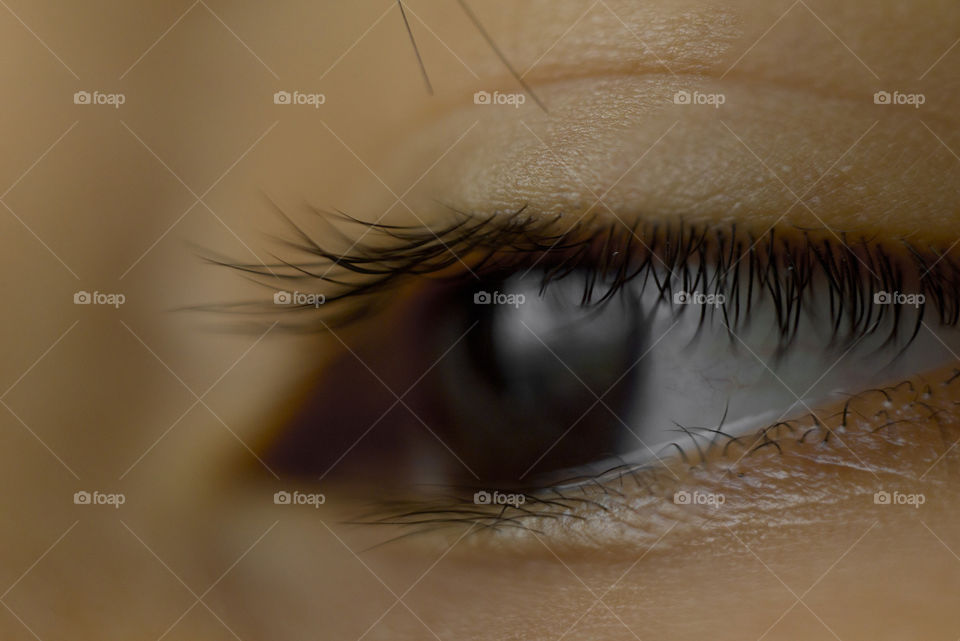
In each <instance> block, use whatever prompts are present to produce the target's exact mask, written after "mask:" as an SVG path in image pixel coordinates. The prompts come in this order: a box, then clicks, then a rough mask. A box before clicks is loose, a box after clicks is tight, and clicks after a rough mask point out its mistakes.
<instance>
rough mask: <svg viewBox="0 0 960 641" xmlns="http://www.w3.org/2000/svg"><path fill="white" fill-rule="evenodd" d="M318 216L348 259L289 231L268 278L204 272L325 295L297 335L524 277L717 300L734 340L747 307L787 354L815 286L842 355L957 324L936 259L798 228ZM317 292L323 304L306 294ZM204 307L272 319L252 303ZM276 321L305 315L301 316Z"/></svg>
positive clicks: (948, 259) (940, 258)
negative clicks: (284, 255) (287, 253)
mask: <svg viewBox="0 0 960 641" xmlns="http://www.w3.org/2000/svg"><path fill="white" fill-rule="evenodd" d="M325 216H327V217H328V219H327V220H328V221H330V220H341V221H343V220H346V221H348V222H349V223H351V224H353V225H357V226H360V227H361V228H362V230H363V233H362V234H361V235H360V236H359V237H358V238H356V239H355V240H353V241H351V240H350V238H349V237H346V238H345V239H344V240H346V241H348V242H350V248H349V249H348V250H347V251H346V252H344V253H337V252H335V251H332V250H330V249H326V248H324V247H322V246H321V245H320V244H319V243H317V242H315V241H314V240H312V239H311V238H310V237H309V236H308V234H306V233H305V232H304V231H303V230H302V229H301V228H300V227H298V226H297V225H296V224H295V223H293V222H292V221H290V220H289V218H287V220H288V221H289V223H290V225H292V226H293V229H294V230H295V232H296V234H297V236H298V238H299V241H296V242H288V243H286V244H287V245H288V246H289V247H291V248H292V249H294V251H295V252H296V253H297V254H299V257H298V259H297V260H293V259H291V260H287V261H283V262H279V263H276V264H272V265H266V266H264V265H255V264H237V263H232V262H229V261H223V260H213V261H212V262H214V263H216V264H218V265H227V266H230V267H232V268H235V269H239V270H242V271H244V272H246V273H252V274H255V275H257V276H261V277H264V279H267V278H270V279H273V278H275V277H277V278H280V279H283V281H285V282H288V283H290V284H291V285H294V284H300V283H304V284H305V286H306V287H307V288H309V289H311V290H312V291H314V292H315V293H322V294H324V296H325V304H324V305H323V307H322V313H323V315H324V323H323V324H322V325H321V324H319V323H316V322H315V317H313V316H311V317H308V318H306V319H304V321H303V323H304V325H296V324H295V323H287V325H288V327H298V328H301V329H308V330H309V329H316V328H318V327H320V328H327V327H330V326H333V327H336V326H338V325H342V324H344V323H347V322H349V321H352V320H354V319H356V318H358V317H361V316H370V315H371V314H373V313H375V312H376V311H378V310H379V309H381V308H382V307H383V306H385V305H386V304H387V302H388V301H389V299H390V298H392V297H391V296H389V293H390V292H392V291H394V290H395V289H397V288H398V287H400V286H402V285H404V284H405V283H409V282H411V281H413V280H416V279H429V281H430V282H432V283H433V285H434V286H440V287H444V286H453V287H462V288H466V287H467V286H468V285H473V286H474V287H475V288H480V287H478V286H480V285H483V284H485V283H490V282H497V281H499V280H502V279H503V278H505V277H507V276H510V275H515V274H517V273H527V272H529V271H531V270H533V269H536V270H537V271H538V273H539V274H541V284H540V291H541V293H542V292H543V291H545V290H546V289H547V288H548V287H549V286H550V285H551V284H552V283H554V282H557V281H559V280H562V279H564V278H567V277H569V276H570V275H571V274H574V273H578V274H580V275H581V276H582V277H583V282H584V283H585V284H584V291H583V295H582V297H581V303H582V304H583V305H601V304H603V303H605V302H607V301H609V300H611V299H612V298H613V296H614V295H615V294H616V293H617V292H618V291H620V290H621V289H622V288H623V287H624V286H626V285H627V284H628V283H631V282H635V281H636V282H639V283H641V287H647V286H652V287H654V288H656V289H657V291H659V294H660V295H661V296H662V297H663V298H664V299H666V300H669V299H670V297H671V296H672V294H673V293H674V292H675V291H686V292H698V293H703V294H714V295H722V296H723V297H724V298H725V299H726V301H727V303H726V304H725V305H722V306H721V307H720V313H722V315H723V320H724V324H725V325H726V326H727V327H728V328H729V329H730V330H731V331H734V330H736V329H737V328H739V327H741V326H743V325H744V324H746V323H747V322H748V319H749V317H750V312H751V310H752V308H753V307H755V306H756V305H758V304H759V303H760V302H764V303H766V304H770V305H772V309H773V313H774V318H775V323H776V329H777V331H778V333H779V335H780V337H781V342H782V344H783V346H784V347H786V346H787V345H789V343H790V342H791V341H792V339H793V338H794V336H795V333H796V330H797V327H798V324H799V321H800V318H801V314H800V312H801V309H802V308H803V307H804V306H805V305H806V304H807V302H808V299H809V298H810V296H812V295H813V294H814V290H815V288H817V289H819V288H820V287H825V288H826V293H827V296H828V298H826V299H825V300H828V301H829V309H828V311H829V318H830V320H831V323H832V327H833V334H834V339H835V340H837V341H838V342H847V343H852V342H854V341H856V340H858V339H860V338H862V337H864V336H867V335H871V334H873V333H875V332H877V331H880V330H883V331H887V332H888V335H887V343H894V342H896V341H897V339H898V338H900V337H901V331H902V327H903V326H904V325H905V324H906V331H907V332H908V334H907V341H906V343H907V344H909V342H910V341H911V340H912V339H913V338H914V337H915V336H916V334H917V333H918V331H919V330H920V327H921V324H922V322H923V320H924V318H925V315H926V314H927V311H928V309H929V308H930V307H931V306H932V308H933V309H934V310H935V312H936V315H937V320H938V321H939V323H940V324H941V325H945V326H953V325H956V324H957V323H958V322H960V262H958V261H957V260H956V259H955V258H954V257H953V256H949V255H947V253H946V252H941V251H938V250H936V249H935V248H930V247H925V248H921V247H917V246H914V245H911V244H909V243H907V242H906V241H901V242H898V243H896V244H894V245H889V244H886V245H884V244H879V243H873V242H871V241H870V240H869V239H867V238H864V237H858V238H853V237H851V236H849V235H847V234H840V235H839V236H835V235H830V234H827V233H825V232H816V233H815V232H814V231H812V230H802V229H796V228H794V229H791V230H790V232H789V233H782V232H778V231H777V230H776V229H771V230H769V231H767V232H765V233H764V234H762V235H759V236H758V235H755V234H753V233H751V232H749V231H744V230H742V229H740V228H738V227H737V226H736V225H735V224H733V225H729V226H722V225H709V226H706V225H699V226H695V225H690V224H686V223H684V222H682V221H681V222H674V223H663V222H656V221H638V222H637V223H636V224H635V225H634V226H633V227H630V228H628V227H626V226H624V225H623V224H621V223H616V224H609V223H605V222H602V221H599V220H596V219H592V220H589V221H583V222H579V223H577V224H575V225H573V226H572V227H570V228H569V229H565V230H563V231H557V229H558V228H560V227H561V226H562V222H563V219H562V217H556V216H554V217H543V216H534V215H530V214H527V213H526V212H525V211H524V210H522V209H521V210H520V211H518V212H516V213H514V214H511V215H498V216H487V217H483V218H476V217H474V216H471V215H467V214H461V215H460V216H459V217H457V218H455V220H454V221H453V222H452V223H450V224H448V225H446V226H443V227H438V228H424V227H421V226H411V227H404V226H395V225H383V224H377V223H367V222H363V221H360V220H357V219H354V218H350V217H348V216H345V215H339V214H325ZM474 277H475V278H474ZM273 282H276V281H273ZM265 284H269V283H265ZM321 287H322V288H323V289H325V290H327V291H324V292H316V290H317V289H318V288H321ZM907 291H910V292H914V293H916V294H922V295H923V298H922V302H921V303H920V304H919V305H916V306H911V305H908V304H906V303H903V302H901V301H900V300H894V301H893V302H892V303H891V304H889V305H876V304H874V296H875V295H879V294H882V293H884V292H886V293H897V292H907ZM348 302H350V303H352V304H349V305H347V304H346V303H348ZM931 304H932V305H931ZM213 308H214V309H217V310H218V311H225V310H230V311H234V312H268V313H275V312H276V311H277V308H276V307H275V306H274V305H269V304H263V303H261V302H255V303H249V304H242V303H241V304H233V305H229V306H213ZM205 309H210V306H207V307H206V308H205ZM284 309H286V310H289V311H305V310H314V311H316V310H315V306H313V305H310V304H306V305H300V306H296V305H295V306H291V307H287V308H284ZM708 313H713V312H712V307H711V308H710V309H709V310H708V306H702V309H701V322H704V321H705V320H706V315H707V314H708ZM312 321H313V322H312Z"/></svg>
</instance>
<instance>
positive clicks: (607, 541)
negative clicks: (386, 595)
mask: <svg viewBox="0 0 960 641" xmlns="http://www.w3.org/2000/svg"><path fill="white" fill-rule="evenodd" d="M958 374H960V370H957V369H955V368H954V367H953V366H950V367H946V368H943V369H940V370H937V371H935V372H932V373H929V374H926V375H923V376H918V377H914V378H911V379H908V380H905V381H902V382H900V383H898V384H895V385H890V386H888V387H883V388H877V389H875V390H867V391H864V392H861V393H859V394H857V395H855V396H853V397H851V399H850V400H849V401H847V402H844V403H840V404H838V405H835V406H831V407H826V408H813V413H812V414H807V415H804V416H800V417H798V418H796V419H794V420H791V421H787V422H784V423H780V424H777V425H775V426H768V427H766V428H763V429H761V430H758V431H757V432H755V433H753V434H751V435H748V436H744V437H739V438H734V437H726V436H720V437H717V436H716V435H712V436H711V438H705V439H704V440H703V441H702V442H701V443H700V447H699V448H697V447H694V446H693V445H692V444H691V443H689V442H688V443H683V444H679V445H682V448H683V451H684V456H685V457H686V460H684V458H682V457H681V456H679V455H677V456H673V457H671V458H664V459H663V460H662V462H657V461H654V462H653V463H651V464H649V465H646V466H644V467H643V468H633V469H623V470H619V471H618V472H617V473H612V474H610V475H608V477H607V478H604V479H602V480H600V479H593V480H589V481H585V482H582V483H579V484H570V485H566V486H564V487H562V488H560V487H558V488H555V489H551V490H542V491H537V492H531V493H527V494H526V495H525V498H524V501H523V503H522V504H521V505H519V506H518V507H514V506H512V505H509V504H506V503H503V502H501V504H500V505H477V504H475V503H474V501H473V500H472V498H473V497H472V493H471V492H469V491H463V492H461V494H462V496H460V497H459V498H457V499H455V500H452V499H451V498H450V497H449V496H448V497H446V498H444V499H440V500H429V499H423V498H422V497H421V498H414V499H413V500H411V501H409V502H407V503H405V504H404V508H403V509H401V510H397V509H395V508H396V506H392V507H383V508H381V509H380V510H379V511H378V513H377V514H376V515H375V516H372V517H371V516H369V515H367V516H365V517H363V518H361V519H359V520H358V521H359V522H361V523H368V524H380V525H385V524H390V525H393V526H397V529H396V532H397V533H398V535H401V536H402V535H407V534H411V533H415V532H419V533H420V534H422V536H415V537H412V538H411V537H406V538H405V539H404V540H407V541H410V540H422V541H431V540H434V541H443V542H445V543H447V544H448V543H449V542H450V541H451V540H455V539H456V538H458V537H460V536H461V535H464V534H465V533H466V535H467V536H466V537H465V538H466V539H468V540H470V541H471V542H473V543H474V544H475V545H479V546H482V547H490V548H491V549H493V550H496V551H497V552H498V553H507V554H524V555H529V554H539V553H546V550H545V549H544V547H543V545H542V544H541V542H540V541H538V537H539V538H542V537H547V539H548V540H549V541H550V546H551V548H552V549H558V548H557V546H561V547H569V548H593V549H596V548H603V549H604V551H605V552H606V553H611V554H617V551H618V550H619V551H622V552H624V553H629V554H633V555H635V554H636V553H637V552H638V550H639V551H642V550H643V549H646V548H648V547H650V546H652V545H653V544H654V543H657V545H658V548H661V547H663V546H664V545H665V544H666V545H669V540H670V539H671V538H673V537H667V536H665V535H666V533H667V532H669V531H672V530H674V529H677V528H678V529H679V530H680V531H682V530H684V529H694V530H703V531H704V532H709V531H710V530H711V529H714V528H733V527H737V526H738V525H749V524H750V523H751V522H756V523H757V524H762V525H763V526H764V527H776V526H777V525H788V524H791V523H798V522H819V521H821V520H822V519H823V518H824V514H825V510H832V509H836V510H839V509H843V508H844V507H854V508H860V509H861V510H870V509H877V508H879V507H881V506H875V505H874V493H876V492H880V491H884V490H887V491H894V490H896V491H899V492H901V493H907V492H919V493H923V494H924V496H925V503H926V504H928V505H929V504H932V503H935V502H936V501H937V497H938V496H939V494H940V493H943V492H949V491H950V487H951V486H952V484H953V483H955V482H957V479H955V478H952V476H955V475H956V474H957V472H956V469H957V468H956V465H957V463H958V461H960V448H955V447H952V446H953V445H954V444H955V443H956V442H957V440H958V438H960V414H958V413H957V412H956V411H955V407H956V405H957V404H958V403H960V401H955V400H954V399H960V375H958ZM701 453H702V454H703V457H702V458H701ZM486 491H488V492H490V493H492V492H493V491H494V488H489V489H487V490H486ZM514 502H516V501H514ZM879 516H880V514H879V513H878V517H879ZM451 537H452V538H451ZM384 538H385V540H390V539H391V538H392V536H391V535H390V534H387V533H385V537H384ZM661 538H662V539H663V541H662V542H659V543H658V541H661Z"/></svg>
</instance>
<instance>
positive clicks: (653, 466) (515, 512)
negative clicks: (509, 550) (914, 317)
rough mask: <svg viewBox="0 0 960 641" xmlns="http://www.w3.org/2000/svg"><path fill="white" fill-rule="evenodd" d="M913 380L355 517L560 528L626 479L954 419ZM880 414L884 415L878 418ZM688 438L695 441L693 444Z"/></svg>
mask: <svg viewBox="0 0 960 641" xmlns="http://www.w3.org/2000/svg"><path fill="white" fill-rule="evenodd" d="M915 380H916V381H917V383H916V384H915V383H914V382H913V381H910V380H908V381H903V382H901V383H898V384H896V385H892V386H889V387H883V388H876V389H871V390H866V391H864V392H861V393H859V394H855V395H851V396H850V398H849V399H848V400H847V401H846V402H844V403H843V405H842V406H841V408H840V409H839V410H838V411H837V412H835V413H833V414H831V415H829V416H825V417H824V416H818V415H817V414H815V413H812V412H811V413H808V414H807V415H805V416H801V417H798V418H796V419H792V420H788V421H779V422H777V423H775V424H772V425H769V426H767V427H764V428H762V429H759V430H757V431H756V432H755V433H753V434H751V435H749V436H734V435H732V434H728V433H726V432H724V431H723V430H722V429H719V428H700V427H681V428H680V429H679V431H681V432H683V433H684V434H685V436H686V437H687V440H688V441H689V443H686V444H682V443H681V442H679V441H678V442H674V443H671V444H669V445H667V446H665V447H664V449H663V450H661V452H659V453H658V455H659V454H665V451H666V450H668V449H675V450H677V451H678V452H680V455H679V458H678V459H676V460H675V461H674V462H673V465H672V466H671V467H668V466H667V464H666V463H665V462H664V461H662V460H661V461H654V462H651V463H645V464H622V465H617V466H614V467H612V468H611V469H609V470H607V471H606V472H604V473H602V474H599V475H596V476H590V477H584V478H573V479H569V480H568V481H565V482H561V483H557V484H553V485H551V486H549V487H545V488H541V489H531V490H527V491H525V492H523V493H522V496H523V497H524V500H523V502H522V504H520V505H513V504H503V505H483V504H479V505H478V504H477V503H476V501H475V500H471V495H472V493H473V492H474V491H476V490H478V489H484V490H488V489H490V488H473V487H469V488H466V487H447V488H443V492H442V493H441V492H434V494H433V498H432V499H428V500H425V499H423V498H422V497H418V498H416V499H412V500H392V501H391V500H384V501H380V502H378V503H377V504H376V505H375V506H373V507H372V509H371V510H370V511H368V512H366V513H364V514H361V515H359V516H357V517H356V518H355V519H354V520H353V521H351V522H352V523H354V524H362V525H378V526H394V527H399V528H401V529H402V530H404V533H403V534H400V535H399V536H396V537H392V538H390V539H387V540H386V541H384V542H382V543H380V544H378V545H385V544H389V543H392V542H394V541H396V540H398V539H401V538H406V537H408V536H415V535H421V534H429V533H433V532H442V531H445V530H450V529H451V528H468V529H469V532H468V534H471V535H479V534H482V533H488V534H503V533H509V532H511V531H530V532H534V533H536V534H539V535H543V534H547V532H546V531H545V526H546V525H549V524H553V525H556V526H558V527H560V528H563V527H565V526H569V525H570V524H572V523H576V522H578V521H585V520H587V517H586V516H584V515H583V511H584V510H591V509H592V510H598V511H601V512H605V513H620V512H622V511H624V510H627V511H630V510H631V507H630V506H629V505H627V500H626V494H625V491H621V490H627V488H626V487H625V484H633V486H634V487H635V488H637V489H640V490H642V491H643V492H644V493H645V496H647V497H659V498H661V499H663V498H668V497H669V496H670V495H671V494H673V493H674V492H675V491H676V490H677V488H679V487H683V480H682V478H681V477H682V476H683V475H684V474H686V473H688V472H692V471H694V470H696V469H698V468H703V467H704V466H707V465H710V464H712V463H714V462H717V461H721V460H723V461H727V462H731V461H732V463H729V464H728V465H727V466H726V468H725V471H724V473H725V474H728V475H736V476H737V477H740V478H742V477H743V476H744V473H742V472H739V471H738V466H737V463H738V462H739V461H740V460H741V459H743V458H746V457H750V456H754V455H757V454H759V453H761V452H769V453H771V454H773V455H776V456H779V455H783V454H784V449H785V448H786V447H787V446H788V443H790V442H792V443H793V444H794V445H796V446H804V445H808V446H810V445H819V446H827V447H829V446H833V447H835V448H837V449H836V451H843V450H844V449H846V446H844V445H842V444H839V439H838V438H836V436H837V435H838V434H844V435H847V434H851V433H854V432H856V431H858V430H859V431H860V432H861V433H863V434H864V435H875V436H881V437H884V438H887V439H888V440H889V441H890V442H892V443H898V442H900V441H902V438H901V435H900V434H899V433H898V432H897V431H898V430H899V429H901V427H902V426H903V425H909V424H911V423H913V422H920V421H929V420H934V421H936V422H937V423H938V424H942V421H943V420H945V419H946V420H947V421H954V420H956V419H957V417H958V414H957V413H956V412H955V411H953V408H946V407H943V408H939V409H934V407H933V406H931V405H930V403H928V402H927V400H929V399H931V397H932V396H933V395H934V394H935V391H934V389H933V387H932V386H931V385H930V384H929V383H926V382H924V381H923V380H922V379H919V378H918V379H915ZM958 380H960V370H954V375H953V376H951V377H950V378H948V379H947V380H944V381H941V382H939V383H937V384H936V387H937V388H945V387H949V386H951V385H954V384H955V383H956V382H957V381H958ZM874 395H879V396H881V397H883V398H884V399H885V400H886V402H887V404H890V405H892V404H894V403H895V402H896V405H897V406H898V407H899V408H900V412H899V414H900V418H897V419H891V418H890V415H889V412H888V411H887V410H886V409H880V410H879V411H877V412H874V413H873V414H872V416H866V415H864V414H863V413H862V412H861V411H860V409H861V408H860V407H859V403H860V402H861V401H866V400H868V399H869V398H870V397H871V396H874ZM881 416H883V417H884V422H883V423H882V424H880V425H874V423H876V421H877V419H878V418H880V417H881ZM698 441H699V442H698ZM691 444H693V445H694V446H693V447H691ZM674 470H676V471H675V472H674ZM515 503H516V502H515Z"/></svg>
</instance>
